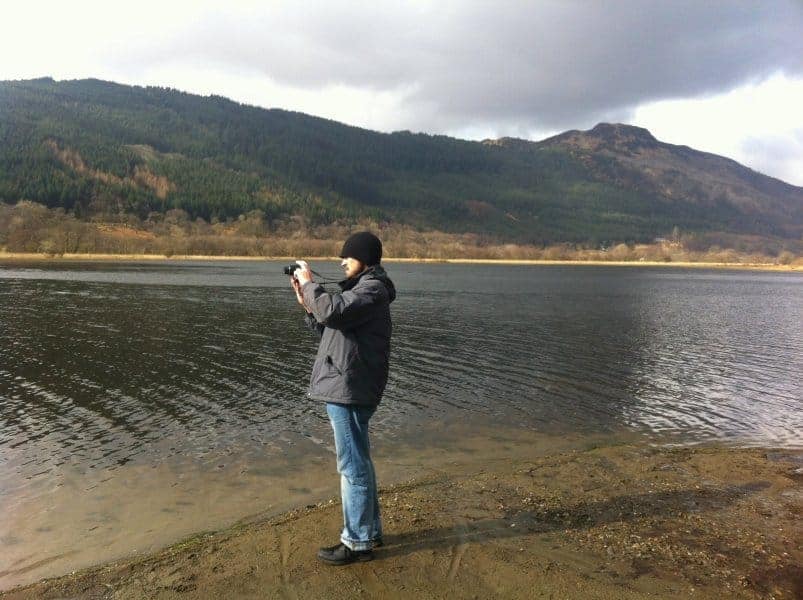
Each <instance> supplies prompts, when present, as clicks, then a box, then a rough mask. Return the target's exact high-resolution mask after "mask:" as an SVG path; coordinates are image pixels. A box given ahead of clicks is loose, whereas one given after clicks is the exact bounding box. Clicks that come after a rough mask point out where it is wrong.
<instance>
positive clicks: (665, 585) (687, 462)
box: [0, 432, 803, 600]
mask: <svg viewBox="0 0 803 600" xmlns="http://www.w3.org/2000/svg"><path fill="white" fill-rule="evenodd" d="M527 435H528V436H529V437H530V441H531V444H529V445H528V444H527V443H526V441H527V440H526V436H524V435H522V436H521V437H520V439H518V440H516V443H514V444H507V443H506V442H505V440H503V439H497V440H496V441H493V440H490V438H487V439H486V441H484V442H483V444H482V445H481V446H478V448H479V449H480V451H479V453H477V450H478V448H474V449H473V450H472V453H474V454H475V458H474V459H473V460H449V459H448V458H447V455H444V460H443V461H442V462H441V464H439V465H438V467H437V468H426V469H422V475H421V476H419V477H408V478H407V480H406V481H404V482H400V483H397V484H394V485H389V486H386V487H383V488H382V489H381V504H382V507H383V511H384V512H383V516H384V523H385V546H384V547H382V548H379V549H377V550H376V551H375V560H374V561H372V562H368V563H361V564H355V565H349V566H346V567H330V566H326V565H322V564H320V563H319V562H317V561H316V559H315V552H316V550H317V548H318V547H319V546H320V545H328V544H331V543H335V539H336V532H337V531H338V529H339V525H340V522H341V513H340V506H339V502H338V500H337V499H336V498H331V499H327V500H324V501H322V502H319V503H317V504H311V505H309V506H307V507H304V508H299V509H296V510H292V511H290V512H288V513H285V514H282V515H279V516H274V517H271V518H268V519H262V520H259V519H256V520H254V519H251V520H248V521H247V522H242V523H240V524H238V525H236V526H234V527H231V528H228V529H225V530H221V531H219V532H215V533H207V534H198V535H196V536H194V537H192V538H190V539H187V540H185V541H183V542H181V543H178V544H175V545H173V546H171V547H168V548H166V549H164V550H161V551H159V552H156V553H153V554H150V555H148V556H143V557H136V558H129V559H125V560H121V561H118V562H115V563H112V564H107V565H103V566H99V567H93V568H90V569H87V570H84V571H80V572H77V573H73V574H70V575H67V576H64V577H60V578H56V579H50V580H46V581H42V582H39V583H36V584H34V585H31V586H28V587H24V588H17V589H14V590H11V591H8V592H6V593H3V594H0V598H3V599H6V600H11V599H14V600H18V599H29V598H115V599H140V598H165V599H166V598H204V599H206V598H209V599H211V598H342V597H345V596H352V597H361V598H370V597H383V598H385V597H389V598H490V597H500V598H584V599H591V598H610V599H627V598H678V597H693V598H716V599H718V600H720V599H722V598H790V599H791V598H801V597H803V521H801V512H802V511H803V453H801V452H800V451H789V450H772V449H757V448H750V449H731V448H725V447H693V448H667V447H656V446H652V445H650V444H647V443H645V442H642V441H638V440H633V439H631V440H628V441H626V442H622V443H611V442H608V443H604V444H598V445H595V444H594V443H591V442H588V443H586V444H585V446H584V447H581V448H573V449H568V450H567V449H564V448H560V447H558V448H556V449H555V447H554V445H553V446H552V448H553V450H552V451H545V447H544V446H543V443H542V440H541V436H539V434H537V433H535V432H530V433H528V434H527ZM489 440H490V442H489ZM489 443H490V444H493V446H488V445H487V444H489ZM482 446H484V447H485V448H486V449H488V450H489V452H488V453H487V454H485V453H483V452H482V451H481V447H482ZM528 448H529V449H528ZM467 455H468V454H467ZM378 468H379V470H380V474H381V472H382V459H379V460H378ZM143 526H144V525H143ZM11 568H13V566H11ZM0 569H6V570H7V569H9V566H5V567H2V566H0Z"/></svg>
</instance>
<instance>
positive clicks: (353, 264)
mask: <svg viewBox="0 0 803 600" xmlns="http://www.w3.org/2000/svg"><path fill="white" fill-rule="evenodd" d="M340 258H341V259H342V261H341V267H342V268H343V270H344V272H345V275H346V278H345V279H344V280H343V281H341V282H340V283H339V286H340V292H335V293H330V292H327V291H326V290H324V289H323V287H321V286H320V285H319V284H317V283H315V282H314V281H313V279H312V272H311V271H310V269H309V266H308V265H307V263H306V262H304V261H297V263H298V265H299V268H297V269H296V270H295V271H294V272H293V277H291V285H292V287H293V289H294V290H295V293H296V298H297V299H298V302H299V304H301V306H303V307H304V309H305V310H306V313H307V314H306V316H305V322H306V324H307V326H308V327H309V328H310V329H312V330H313V331H315V332H316V333H317V334H318V335H319V336H320V343H319V345H318V353H317V355H316V357H315V363H314V365H313V367H312V375H311V376H310V387H309V391H308V393H307V395H308V396H309V397H310V398H312V399H314V400H321V401H323V402H325V403H326V411H327V414H328V415H329V420H330V422H331V424H332V429H333V431H334V438H335V450H336V452H337V471H338V473H339V474H340V496H341V501H342V505H343V530H342V531H341V534H340V543H339V544H337V545H335V546H330V547H325V548H321V549H320V550H319V551H318V559H319V560H321V561H323V562H324V563H326V564H330V565H347V564H350V563H353V562H357V561H366V560H371V559H372V558H373V548H375V547H377V546H381V545H382V521H381V518H380V509H379V499H378V496H377V485H376V473H375V471H374V464H373V461H372V460H371V445H370V442H369V438H368V424H369V421H370V419H371V417H372V416H373V414H374V412H375V411H376V409H377V406H378V405H379V402H380V400H381V399H382V393H383V392H384V390H385V385H386V383H387V380H388V367H389V361H390V337H391V332H392V329H393V326H392V322H391V317H390V303H391V302H393V301H394V300H395V298H396V288H395V286H394V285H393V282H392V281H391V280H390V278H389V277H388V275H387V273H386V272H385V269H384V268H383V267H382V266H381V264H380V263H381V261H382V242H381V241H380V240H379V238H377V237H376V236H375V235H374V234H372V233H370V232H368V231H362V232H359V233H355V234H353V235H351V236H350V237H349V238H348V239H347V240H346V241H345V243H344V244H343V249H342V251H341V252H340Z"/></svg>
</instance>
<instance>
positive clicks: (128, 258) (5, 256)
mask: <svg viewBox="0 0 803 600" xmlns="http://www.w3.org/2000/svg"><path fill="white" fill-rule="evenodd" d="M297 258H298V257H294V256H220V255H186V256H185V255H173V256H164V255H161V254H60V255H52V254H39V253H30V254H28V253H20V252H0V261H2V260H9V261H75V262H81V261H110V262H114V261H120V262H137V261H138V262H150V261H165V260H176V261H252V262H253V261H267V260H288V261H293V260H296V259H297ZM306 260H308V261H310V262H322V261H339V260H340V258H339V257H336V256H312V257H307V258H306ZM383 260H384V261H385V262H387V263H444V264H476V265H482V264H488V265H493V264H496V265H591V266H608V267H627V266H639V267H682V268H698V269H745V270H755V271H800V270H801V269H803V265H795V264H790V265H781V264H774V263H720V262H664V261H642V260H630V261H615V260H528V259H525V260H515V259H484V258H393V257H385V258H383Z"/></svg>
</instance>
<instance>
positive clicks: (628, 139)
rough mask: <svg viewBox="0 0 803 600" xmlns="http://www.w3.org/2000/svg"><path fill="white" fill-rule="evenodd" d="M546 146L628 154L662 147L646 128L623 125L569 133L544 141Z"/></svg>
mask: <svg viewBox="0 0 803 600" xmlns="http://www.w3.org/2000/svg"><path fill="white" fill-rule="evenodd" d="M543 143H544V144H547V145H553V144H558V145H562V146H574V147H576V148H581V149H583V150H612V151H616V152H624V153H627V154H630V153H634V152H638V151H639V150H643V149H648V148H657V147H658V146H660V145H661V142H659V141H658V140H657V139H655V137H654V136H653V135H652V134H651V133H650V132H649V131H648V130H647V129H645V128H643V127H636V126H634V125H624V124H622V123H599V124H598V125H596V126H595V127H594V128H593V129H589V130H588V131H577V130H572V131H567V132H566V133H561V134H560V135H556V136H555V137H551V138H549V139H547V140H544V142H543Z"/></svg>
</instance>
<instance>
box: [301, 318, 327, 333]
mask: <svg viewBox="0 0 803 600" xmlns="http://www.w3.org/2000/svg"><path fill="white" fill-rule="evenodd" d="M304 324H305V325H306V326H307V328H308V329H309V330H310V331H314V332H315V333H317V334H318V337H321V336H322V335H323V328H324V326H323V325H321V324H320V323H318V321H316V320H315V316H314V315H313V314H312V313H307V314H305V315H304Z"/></svg>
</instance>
